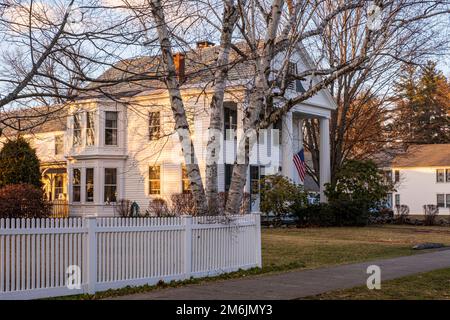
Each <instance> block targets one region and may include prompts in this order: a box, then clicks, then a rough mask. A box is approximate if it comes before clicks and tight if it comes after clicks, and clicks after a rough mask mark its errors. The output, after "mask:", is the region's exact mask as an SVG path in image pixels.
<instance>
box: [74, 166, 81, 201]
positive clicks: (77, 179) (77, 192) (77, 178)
mask: <svg viewBox="0 0 450 320" xmlns="http://www.w3.org/2000/svg"><path fill="white" fill-rule="evenodd" d="M80 200H81V170H80V169H73V171H72V201H73V202H80Z"/></svg>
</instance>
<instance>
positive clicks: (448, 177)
mask: <svg viewBox="0 0 450 320" xmlns="http://www.w3.org/2000/svg"><path fill="white" fill-rule="evenodd" d="M445 181H446V182H450V169H445Z"/></svg>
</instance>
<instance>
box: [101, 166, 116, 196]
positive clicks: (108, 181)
mask: <svg viewBox="0 0 450 320" xmlns="http://www.w3.org/2000/svg"><path fill="white" fill-rule="evenodd" d="M104 201H105V202H108V203H109V202H116V201H117V169H116V168H105V194H104Z"/></svg>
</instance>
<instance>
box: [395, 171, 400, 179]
mask: <svg viewBox="0 0 450 320" xmlns="http://www.w3.org/2000/svg"><path fill="white" fill-rule="evenodd" d="M399 181H400V170H395V171H394V182H399Z"/></svg>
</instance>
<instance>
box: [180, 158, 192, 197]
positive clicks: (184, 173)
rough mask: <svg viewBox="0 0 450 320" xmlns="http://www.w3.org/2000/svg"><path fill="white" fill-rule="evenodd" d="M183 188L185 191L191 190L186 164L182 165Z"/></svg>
mask: <svg viewBox="0 0 450 320" xmlns="http://www.w3.org/2000/svg"><path fill="white" fill-rule="evenodd" d="M181 189H182V192H183V193H189V192H191V186H190V182H189V177H188V175H187V168H186V165H184V164H183V165H182V166H181Z"/></svg>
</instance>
